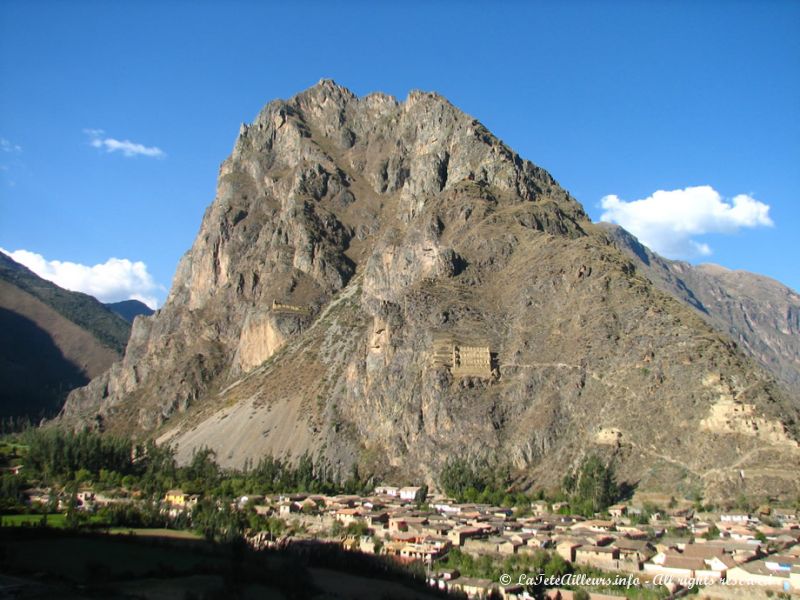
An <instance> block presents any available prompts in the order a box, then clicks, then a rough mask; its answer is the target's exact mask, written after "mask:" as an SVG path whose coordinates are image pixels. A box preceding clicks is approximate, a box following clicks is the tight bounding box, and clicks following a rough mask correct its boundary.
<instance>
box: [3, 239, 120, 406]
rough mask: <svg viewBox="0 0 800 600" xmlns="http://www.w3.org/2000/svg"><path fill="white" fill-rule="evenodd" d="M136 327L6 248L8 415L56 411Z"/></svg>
mask: <svg viewBox="0 0 800 600" xmlns="http://www.w3.org/2000/svg"><path fill="white" fill-rule="evenodd" d="M129 335H130V325H128V323H126V322H125V321H124V320H123V319H122V318H120V317H119V316H117V315H116V314H114V313H113V312H111V311H110V310H109V309H107V308H106V307H105V306H104V305H103V304H102V303H100V302H98V301H97V300H96V299H94V298H92V297H91V296H87V295H86V294H81V293H78V292H70V291H67V290H64V289H62V288H60V287H58V286H57V285H55V284H53V283H51V282H49V281H46V280H44V279H42V278H41V277H39V276H38V275H36V274H35V273H33V272H32V271H30V270H28V269H27V268H25V267H24V266H22V265H20V264H19V263H17V262H15V261H14V260H12V259H11V258H9V257H8V256H7V255H5V254H3V253H2V252H0V417H9V416H13V417H19V416H27V417H30V418H32V419H38V418H41V417H46V416H52V415H53V414H55V413H57V412H58V411H59V409H60V408H61V405H62V404H63V401H64V398H66V395H67V393H69V391H70V390H72V389H73V388H75V387H78V386H81V385H84V384H86V383H87V382H88V381H89V380H90V379H91V378H93V377H96V376H98V375H100V374H101V373H102V372H103V371H105V370H106V369H108V367H109V366H110V365H111V364H112V363H113V362H114V361H115V360H117V359H118V358H120V356H121V354H122V353H121V349H123V348H124V347H125V344H126V343H127V340H128V336H129Z"/></svg>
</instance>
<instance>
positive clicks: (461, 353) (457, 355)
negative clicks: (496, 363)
mask: <svg viewBox="0 0 800 600" xmlns="http://www.w3.org/2000/svg"><path fill="white" fill-rule="evenodd" d="M468 343H469V345H467V343H465V342H463V341H461V340H457V339H455V338H454V337H453V336H450V335H442V334H440V335H435V336H434V338H433V352H432V359H433V365H434V366H435V367H447V368H448V369H450V372H451V373H452V374H453V376H454V377H480V378H482V379H491V378H492V355H491V351H490V349H489V346H488V345H486V344H485V342H484V341H483V340H480V341H478V342H476V341H474V340H472V341H471V342H468Z"/></svg>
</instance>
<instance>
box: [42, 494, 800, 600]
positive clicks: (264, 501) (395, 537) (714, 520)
mask: <svg viewBox="0 0 800 600" xmlns="http://www.w3.org/2000/svg"><path fill="white" fill-rule="evenodd" d="M78 499H79V503H80V508H81V509H82V510H85V511H92V510H94V509H95V508H96V507H97V505H102V504H104V503H109V502H125V501H130V500H120V499H118V498H107V497H104V496H103V495H102V494H94V493H92V492H81V493H79V495H78ZM200 499H201V498H200V496H198V495H196V494H188V493H184V492H183V491H181V490H178V489H175V490H170V491H169V492H167V493H166V494H165V496H164V497H163V500H162V503H161V505H162V509H161V510H162V511H163V512H165V513H167V514H168V515H169V516H171V517H173V518H178V517H180V516H187V515H189V516H190V515H191V512H192V510H193V508H194V507H196V506H197V503H198V502H199V501H200ZM28 500H29V502H41V501H46V500H47V498H42V497H31V498H29V499H28ZM231 508H233V509H235V510H240V511H241V510H250V511H255V512H256V513H257V514H259V515H261V516H264V517H271V518H274V519H280V520H281V521H283V522H284V523H285V524H286V525H287V527H286V528H285V529H283V531H282V533H281V534H278V535H276V534H275V533H274V532H268V531H247V532H246V540H247V542H248V543H249V544H250V545H251V546H252V547H253V548H255V549H264V548H285V547H287V546H289V545H292V544H301V543H304V542H305V543H308V542H310V541H325V542H332V543H337V544H341V545H342V547H343V548H344V549H345V550H347V551H353V552H362V553H366V554H378V555H383V556H387V557H391V558H392V559H393V560H396V561H398V562H401V563H414V562H415V561H416V562H418V563H419V564H420V565H422V566H423V567H424V568H425V571H426V578H427V582H428V584H429V585H430V586H432V587H435V588H437V589H439V590H444V591H447V592H453V593H460V594H461V595H465V596H466V597H468V598H488V597H498V596H499V597H502V598H508V599H521V598H533V597H534V596H532V595H530V593H529V592H528V588H527V586H528V585H529V584H530V583H531V580H532V578H536V577H540V576H541V574H539V573H508V574H504V575H503V576H502V577H500V578H499V579H500V580H491V579H485V578H476V577H471V576H468V575H467V574H463V573H460V572H459V571H458V569H453V568H447V567H446V566H442V565H443V564H446V562H447V560H446V559H447V557H448V554H449V553H451V552H454V551H458V552H461V553H464V554H468V555H471V556H473V557H475V558H479V557H489V558H491V559H492V560H496V561H497V562H498V563H500V562H502V561H503V560H504V559H506V558H508V557H511V556H524V555H531V556H533V555H535V554H536V553H537V552H541V551H542V550H544V551H547V552H549V553H553V554H557V555H558V556H560V557H561V558H562V559H563V560H564V561H565V562H566V563H569V564H570V565H571V566H572V567H573V568H574V569H575V573H576V574H577V573H590V574H592V577H591V578H587V579H586V580H587V581H594V580H595V579H596V578H597V574H598V573H599V574H602V575H603V576H605V578H606V579H607V580H608V581H609V585H606V586H605V587H606V588H614V587H615V585H614V583H613V582H612V580H616V586H617V587H620V588H624V587H626V586H630V585H639V586H642V587H645V588H649V589H662V588H663V591H664V596H662V597H679V596H680V595H682V593H686V592H688V591H690V590H691V588H693V587H696V586H698V585H702V586H703V591H704V594H706V593H711V592H713V591H714V590H716V591H717V592H718V594H719V595H713V594H712V595H710V596H709V597H719V598H725V597H731V598H736V597H742V598H745V597H757V596H756V591H757V592H759V593H766V594H767V596H764V597H769V595H770V594H799V593H800V520H798V514H797V511H796V510H792V509H786V508H774V507H772V508H769V507H763V508H762V509H760V510H759V511H757V512H756V513H749V512H713V513H712V512H708V513H706V512H697V511H696V510H695V509H694V508H692V507H691V506H675V507H674V508H667V509H654V507H653V506H647V507H641V506H639V507H637V506H635V505H634V504H633V503H622V504H616V505H613V506H611V507H609V508H608V510H607V511H606V513H604V514H603V515H602V516H601V515H597V516H596V518H586V517H582V516H579V515H572V514H569V510H568V506H567V505H566V503H558V502H556V503H548V502H546V501H544V500H542V501H533V502H531V504H530V507H529V508H527V507H526V508H525V510H520V509H519V507H516V508H505V507H500V506H490V505H486V504H473V503H457V502H455V501H453V500H451V499H449V498H447V497H445V496H442V495H438V494H427V488H425V487H424V486H422V487H418V486H411V487H394V486H385V485H384V486H378V487H376V488H375V489H374V493H372V494H370V495H367V496H359V495H320V494H305V493H295V494H272V495H267V496H259V495H249V496H241V497H239V498H236V499H235V500H234V502H233V504H232V506H231ZM564 581H565V582H567V583H566V585H569V583H570V581H571V582H572V583H573V585H572V586H571V587H572V588H573V590H572V591H571V590H568V589H559V588H558V587H553V588H551V589H549V590H547V591H546V596H545V597H546V598H550V599H558V598H563V599H565V600H569V599H571V598H573V597H575V596H574V594H576V593H577V592H576V591H575V588H576V586H575V585H574V584H575V583H577V584H578V589H580V588H579V586H580V585H581V579H580V578H577V577H573V578H572V579H571V580H570V579H565V580H564ZM601 587H602V586H601ZM737 589H741V590H745V591H746V590H751V591H752V593H751V595H748V594H745V595H744V596H741V595H739V596H736V595H735V593H736V591H737ZM728 590H732V591H731V593H732V594H734V595H731V596H726V595H725V594H726V592H727V591H728ZM623 592H624V590H623V589H620V590H619V591H618V593H616V594H615V592H614V590H613V589H604V590H603V592H602V593H598V592H592V593H590V594H589V595H588V596H582V597H584V598H585V597H589V598H594V599H595V600H597V599H601V600H602V599H608V598H616V597H624V593H623ZM740 593H741V592H740Z"/></svg>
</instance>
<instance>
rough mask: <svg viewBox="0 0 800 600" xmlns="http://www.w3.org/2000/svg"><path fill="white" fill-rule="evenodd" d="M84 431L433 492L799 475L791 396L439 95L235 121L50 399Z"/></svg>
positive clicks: (280, 110)
mask: <svg viewBox="0 0 800 600" xmlns="http://www.w3.org/2000/svg"><path fill="white" fill-rule="evenodd" d="M87 422H88V423H97V424H99V426H101V427H103V428H105V429H108V430H115V431H125V432H128V433H132V434H134V435H138V436H145V435H154V436H157V437H158V438H159V440H160V441H161V442H164V443H172V444H175V445H177V447H178V454H179V457H180V458H182V459H184V460H186V459H188V458H189V457H190V456H191V452H192V450H193V449H194V448H197V447H200V446H204V445H205V446H209V447H211V448H213V449H214V450H215V451H216V452H217V457H218V460H219V461H220V462H221V463H222V464H231V465H234V464H235V465H240V464H242V463H243V461H244V460H245V459H247V458H255V459H257V458H258V457H260V456H263V455H265V454H273V455H280V456H290V457H295V458H296V457H298V456H300V455H302V454H303V453H304V452H309V453H310V454H311V455H312V456H314V457H318V458H325V459H326V460H328V461H329V462H330V463H331V464H332V465H334V466H335V467H337V468H341V469H348V468H349V467H350V465H352V464H353V463H358V464H359V466H360V468H361V469H362V472H372V473H375V474H377V475H378V476H381V475H386V474H388V473H389V472H391V473H392V474H393V476H395V477H397V478H403V477H407V478H409V479H411V478H414V479H420V478H426V479H427V480H428V481H429V482H430V483H433V484H435V483H436V474H437V473H438V470H439V469H440V468H441V466H442V464H443V463H444V461H445V460H446V459H447V458H448V457H449V456H454V455H455V456H462V457H464V456H467V457H468V456H480V455H483V456H488V457H494V458H498V459H500V460H502V461H508V462H510V463H511V464H512V465H513V468H514V469H515V472H516V473H517V474H518V476H519V480H520V482H521V483H523V484H524V483H525V482H528V483H531V482H534V483H536V484H545V485H547V484H553V483H555V482H558V481H560V479H561V474H560V473H561V472H563V470H564V469H566V468H569V467H570V466H571V465H574V464H577V462H578V461H580V460H581V458H582V457H583V456H585V454H586V453H588V452H599V453H602V454H605V455H607V456H608V457H609V458H611V457H614V459H615V460H616V461H617V462H618V465H619V467H618V471H619V473H620V474H621V476H622V477H624V478H626V479H627V480H628V481H630V482H632V483H639V484H640V485H641V486H643V487H644V488H648V489H669V490H671V491H673V492H674V491H675V490H676V489H678V488H681V489H685V490H686V491H687V492H688V491H691V490H704V491H706V492H707V493H709V494H712V495H713V494H729V493H738V492H739V491H745V492H748V493H749V492H761V491H763V490H767V489H769V490H771V491H773V493H775V494H783V493H794V492H795V491H797V487H798V485H800V483H799V482H798V481H797V480H796V478H793V477H790V476H788V475H787V474H786V473H787V472H786V471H785V470H784V467H785V466H786V465H788V464H792V465H795V464H797V457H798V448H797V431H796V426H797V423H798V422H800V421H798V408H797V406H795V405H793V404H792V403H791V402H790V401H789V400H788V399H787V398H786V397H785V395H783V393H782V392H781V390H780V389H778V388H777V387H776V386H775V384H774V383H773V382H772V380H771V379H770V378H769V377H768V376H767V375H766V374H765V373H764V372H763V371H761V370H760V369H759V368H757V367H755V365H753V364H752V363H750V362H749V361H748V359H746V358H745V357H744V356H743V355H742V354H741V353H740V352H739V351H738V350H737V349H736V347H735V345H734V344H733V342H731V341H730V339H728V338H727V337H724V336H721V335H719V334H717V333H715V332H714V331H713V330H712V329H711V328H710V327H709V326H708V325H707V324H706V323H704V322H703V321H702V319H701V318H700V317H698V316H697V315H696V314H695V313H694V312H693V311H692V310H691V309H689V308H688V307H686V306H685V305H684V304H682V303H680V302H679V301H678V300H676V299H674V298H672V297H670V296H668V295H666V294H664V293H662V292H660V291H658V290H657V289H656V288H655V287H654V286H653V284H652V283H651V282H650V281H649V280H648V279H646V278H645V277H643V276H642V275H641V274H640V273H639V272H638V271H637V270H636V268H635V266H634V264H633V262H632V261H631V260H630V259H629V258H628V257H627V256H626V255H624V254H623V253H622V252H621V251H620V250H619V249H618V248H617V247H616V246H615V245H614V244H613V243H612V240H610V238H609V236H608V234H607V233H606V232H604V231H603V230H602V229H601V228H598V227H596V226H595V225H593V224H592V223H591V222H590V221H589V219H588V217H587V216H586V213H585V212H584V210H583V208H582V206H581V205H580V204H579V203H578V202H577V201H576V200H575V199H574V198H572V197H571V196H570V195H569V193H567V192H566V191H565V190H564V189H563V188H561V187H560V186H559V185H558V184H557V183H556V181H555V180H554V179H553V178H552V177H551V176H550V175H549V174H548V173H547V172H546V171H544V170H543V169H541V168H539V167H537V166H535V165H534V164H533V163H531V162H529V161H527V160H524V159H522V158H521V157H519V156H518V155H517V154H516V153H515V152H513V150H511V149H510V148H508V147H507V146H506V145H505V144H503V143H502V142H501V141H500V140H498V139H497V138H496V137H495V136H493V135H492V134H491V133H490V132H489V131H488V130H487V129H486V128H485V127H483V125H481V124H480V123H479V122H478V121H476V120H475V119H474V118H472V117H470V116H468V115H466V114H464V113H463V112H461V111H460V110H458V109H457V108H455V107H454V106H452V105H451V104H450V103H449V102H447V101H446V100H444V99H443V98H441V97H440V96H438V95H435V94H430V93H426V92H413V93H411V94H409V96H408V98H407V99H406V100H405V101H404V102H398V101H397V100H395V99H394V98H392V97H390V96H386V95H383V94H370V95H367V96H364V97H361V98H359V97H357V96H355V95H354V94H352V93H351V92H349V91H348V90H347V89H345V88H342V87H340V86H338V85H336V84H335V83H333V82H332V81H329V80H323V81H321V82H320V83H319V84H317V85H315V86H313V87H312V88H310V89H308V90H306V91H304V92H301V93H300V94H298V95H296V96H294V97H292V98H290V99H288V100H276V101H272V102H270V103H269V104H267V105H266V106H265V107H264V109H263V110H262V111H261V112H259V114H258V116H257V117H256V118H255V120H254V121H253V122H252V123H251V124H250V125H247V126H244V127H243V128H242V130H241V132H240V134H239V136H238V138H237V140H236V143H235V146H234V149H233V152H232V154H231V156H230V157H229V158H228V159H227V160H226V161H225V162H224V163H223V164H222V167H221V169H220V175H219V181H218V186H217V193H216V198H215V199H214V202H213V203H212V204H211V206H210V207H209V209H208V210H207V211H206V213H205V216H204V218H203V222H202V225H201V227H200V231H199V233H198V236H197V238H196V240H195V242H194V244H193V246H192V248H191V250H190V251H189V252H187V254H186V255H185V256H184V257H183V259H182V260H181V262H180V264H179V266H178V268H177V272H176V275H175V278H174V281H173V286H172V289H171V291H170V295H169V298H168V300H167V302H166V304H165V306H164V307H163V308H162V309H161V310H160V311H159V312H158V313H157V314H156V315H154V316H153V317H149V318H139V319H137V320H136V321H135V323H134V327H133V331H132V334H131V340H130V343H129V345H128V348H127V351H126V354H125V358H124V359H123V360H122V361H121V362H119V363H117V364H115V365H114V366H113V367H112V368H111V369H110V371H109V372H108V373H106V374H105V375H103V376H101V377H99V378H96V379H95V380H93V381H92V383H91V384H90V385H89V386H87V387H86V388H83V389H81V390H78V391H76V392H74V393H73V394H72V395H71V396H70V398H69V400H68V403H67V406H66V407H65V410H64V413H63V415H62V423H65V424H76V423H87ZM734 463H736V467H735V468H734V467H731V465H732V464H734ZM741 472H745V473H746V474H747V477H746V479H745V480H742V478H741Z"/></svg>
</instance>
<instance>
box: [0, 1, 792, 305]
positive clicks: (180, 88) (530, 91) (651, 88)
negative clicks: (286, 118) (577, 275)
mask: <svg viewBox="0 0 800 600" xmlns="http://www.w3.org/2000/svg"><path fill="white" fill-rule="evenodd" d="M798 24H800V3H798V2H770V1H768V0H764V1H758V2H735V1H733V2H644V1H642V2H632V1H631V2H600V1H593V2H590V1H583V2H580V1H574V2H555V1H553V2H538V3H537V2H530V3H522V2H519V3H514V2H507V3H495V2H493V3H488V2H487V3H479V2H459V3H456V2H424V3H422V2H420V3H414V2H407V3H404V4H403V5H402V8H401V7H400V6H399V5H398V4H396V3H387V4H386V6H374V5H373V4H372V3H366V2H365V3H344V2H340V3H337V2H311V3H305V4H303V3H291V4H290V3H286V4H270V3H255V2H252V3H249V2H225V3H223V2H180V1H167V2H149V3H148V2H99V1H93V2H80V1H74V2H69V3H68V2H38V1H31V0H25V1H14V0H5V1H4V2H3V3H0V77H1V79H0V80H1V81H2V82H3V83H2V88H3V91H2V93H1V94H0V247H2V248H4V249H5V250H7V251H20V250H25V251H27V252H28V253H30V254H31V255H33V256H34V257H33V258H30V256H29V257H28V258H29V260H30V261H31V264H38V265H39V267H40V269H41V271H42V272H46V273H48V274H50V275H51V276H53V277H54V278H57V277H61V280H60V281H62V282H67V283H70V284H71V285H73V286H78V287H80V286H83V289H89V290H92V291H93V293H96V294H97V295H98V296H101V297H103V298H104V299H117V298H119V297H121V296H130V295H131V294H135V295H137V296H139V297H143V298H149V299H150V301H151V302H152V301H153V300H156V301H159V302H160V301H163V299H164V297H165V295H166V290H167V289H168V287H169V285H170V281H171V278H172V275H173V273H174V270H175V266H176V264H177V261H178V259H179V257H180V256H181V254H183V252H185V251H186V250H187V249H188V248H189V246H190V245H191V243H192V241H193V239H194V236H195V234H196V232H197V229H198V226H199V223H200V219H201V217H202V214H203V211H204V210H205V208H206V207H207V206H208V204H209V203H210V202H211V201H212V199H213V197H214V190H215V181H216V175H217V171H218V168H219V164H220V163H221V162H222V161H223V160H224V159H225V157H226V156H227V155H228V153H229V152H230V150H231V148H232V145H233V142H234V140H235V138H236V135H237V133H238V128H239V124H240V123H242V122H248V121H250V120H251V119H252V118H253V117H254V116H255V115H256V113H257V112H258V110H259V109H260V108H261V107H262V106H263V105H264V104H265V103H266V102H267V101H269V100H270V99H272V98H276V97H283V98H285V97H289V96H291V95H293V94H295V93H296V92H299V91H301V90H303V89H305V88H306V87H308V86H310V85H313V84H314V83H316V82H317V81H318V80H319V79H320V78H323V77H326V78H333V79H335V80H336V81H337V82H339V83H340V84H342V85H345V86H347V87H349V88H350V89H352V90H353V91H354V92H355V93H357V94H359V95H361V94H366V93H369V92H371V91H377V90H380V91H384V92H388V93H390V94H393V95H395V96H398V97H399V98H401V99H402V98H404V97H405V96H406V95H407V93H408V91H409V90H410V89H414V88H419V89H425V90H435V91H438V92H440V93H442V94H443V95H445V96H446V97H448V98H449V99H450V100H451V101H452V102H453V103H454V104H455V105H456V106H459V107H460V108H462V109H463V110H464V111H466V112H468V113H470V114H471V115H473V116H474V117H476V118H478V119H479V120H480V121H482V122H483V123H484V124H485V125H486V126H487V127H489V129H491V130H492V131H493V132H494V133H495V134H497V135H498V136H499V137H500V138H502V139H503V140H504V141H505V142H507V143H508V144H509V145H510V146H511V147H512V148H514V149H515V150H516V151H518V152H519V153H520V154H521V155H522V156H523V157H525V158H528V159H530V160H532V161H533V162H535V163H536V164H538V165H540V166H542V167H544V168H546V169H548V170H549V171H550V172H551V173H552V174H553V176H554V177H555V178H556V179H557V180H558V181H559V182H560V183H561V184H562V185H563V186H564V187H566V188H567V189H569V190H570V191H571V192H572V193H573V195H574V196H576V197H577V198H578V199H579V200H580V201H581V202H582V203H583V204H584V206H585V207H586V208H587V210H588V211H589V213H590V214H591V216H592V218H593V219H595V220H597V219H599V218H600V217H601V215H603V214H604V213H605V214H607V218H610V219H614V220H617V221H619V222H621V223H623V224H627V225H628V226H630V227H632V228H634V227H638V228H639V229H640V235H642V237H645V239H646V241H648V242H650V243H651V244H653V245H657V246H662V247H663V248H667V250H668V251H669V252H671V253H672V254H673V255H676V256H677V255H682V256H684V257H688V258H690V259H691V260H692V261H693V262H706V261H707V262H716V263H719V264H722V265H725V266H727V267H730V268H741V269H747V270H751V271H755V272H760V273H764V274H767V275H770V276H772V277H775V278H777V279H779V280H781V281H783V282H784V283H786V284H787V285H790V286H791V287H793V288H794V289H796V290H797V289H800V267H798V264H797V255H798V252H797V243H796V237H797V232H798V231H800V209H798V206H797V202H796V199H797V193H798V190H799V189H800V168H798V165H800V36H798V35H797V32H798ZM659 190H661V191H664V192H671V193H670V194H667V195H656V196H653V194H654V193H655V192H657V191H659ZM709 190H710V191H709ZM736 197H739V200H738V201H737V203H738V208H737V207H736V206H735V205H734V198H736ZM603 198H606V199H605V200H603ZM648 198H649V200H647V199H648ZM636 200H643V201H644V202H642V203H635V202H633V201H636ZM601 202H603V203H604V205H603V206H601ZM604 206H605V208H604ZM766 206H768V210H765V207H766ZM641 232H645V233H644V234H642V233H641ZM635 233H636V232H635ZM663 248H662V249H663ZM657 249H658V248H657ZM702 252H706V254H705V255H704V254H702ZM709 252H710V254H709ZM36 255H38V256H39V258H36ZM17 256H22V255H17ZM25 256H28V255H25ZM112 257H113V258H117V259H120V260H119V261H117V262H113V263H109V262H107V261H108V260H109V259H110V258H112ZM37 260H38V261H39V263H36V261H37ZM52 261H59V262H55V263H54V262H52ZM64 263H74V264H67V265H65V264H64ZM139 263H144V264H139ZM96 266H99V267H100V268H99V269H98V268H93V267H96Z"/></svg>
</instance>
